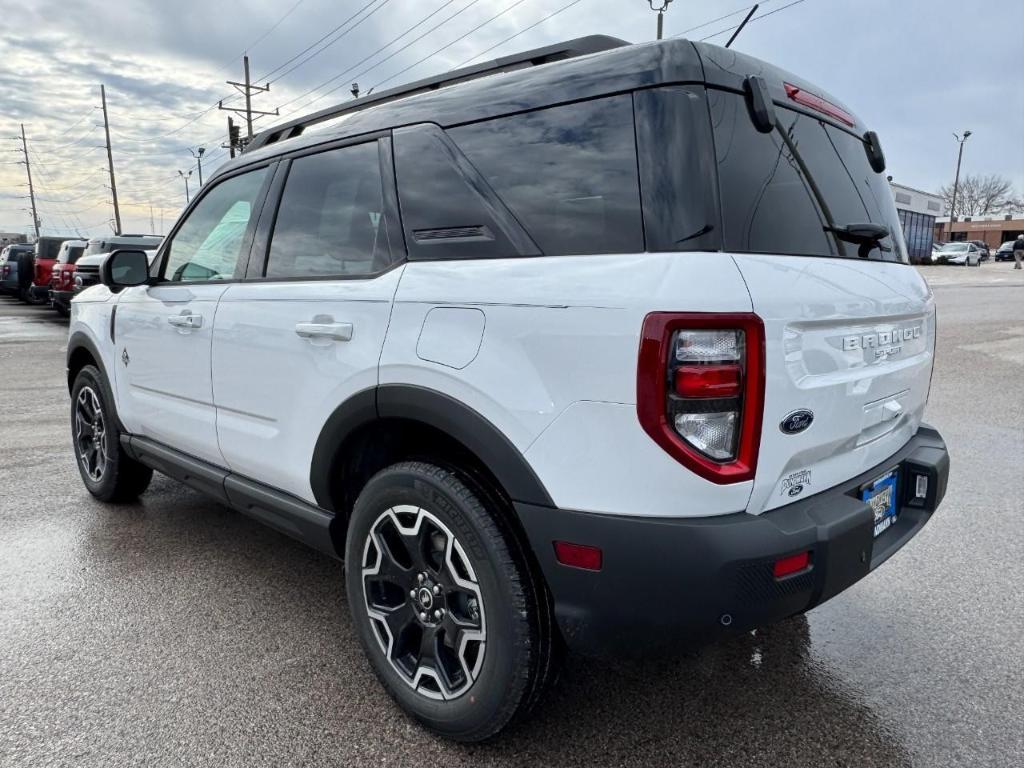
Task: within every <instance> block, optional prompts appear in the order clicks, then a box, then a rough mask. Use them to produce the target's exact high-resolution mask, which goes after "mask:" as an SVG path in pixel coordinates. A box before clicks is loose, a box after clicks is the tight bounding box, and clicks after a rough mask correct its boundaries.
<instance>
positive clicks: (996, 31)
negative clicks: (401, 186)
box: [0, 0, 1024, 235]
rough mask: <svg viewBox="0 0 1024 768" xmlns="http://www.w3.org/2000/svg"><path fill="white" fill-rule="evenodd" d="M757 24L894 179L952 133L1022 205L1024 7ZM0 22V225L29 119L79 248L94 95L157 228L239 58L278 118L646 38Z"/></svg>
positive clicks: (706, 7) (773, 5)
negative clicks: (373, 93) (848, 115)
mask: <svg viewBox="0 0 1024 768" xmlns="http://www.w3.org/2000/svg"><path fill="white" fill-rule="evenodd" d="M658 2H659V0H655V3H656V4H657V3H658ZM745 5H746V7H749V5H750V3H749V2H748V3H745V2H744V0H674V1H673V2H672V4H671V5H670V8H669V12H668V14H667V16H666V24H665V31H666V35H680V34H681V35H685V36H687V37H690V38H691V39H702V38H706V37H710V39H711V41H712V42H717V43H719V44H724V43H725V41H726V40H727V39H728V34H727V30H728V29H729V28H730V27H731V26H733V25H735V24H737V23H739V21H740V20H741V19H742V17H743V15H744V13H745V10H746V7H744V6H745ZM761 15H764V18H761V19H758V20H756V21H754V22H752V23H751V24H750V26H748V28H747V29H746V30H744V32H743V34H742V35H741V36H740V38H739V39H738V40H737V42H736V43H735V47H736V48H738V49H740V50H743V51H744V52H746V53H750V54H752V55H754V56H758V57H760V58H764V59H766V60H768V61H771V62H772V63H774V64H777V65H779V66H781V67H783V68H785V69H789V70H791V71H793V72H796V73H798V74H800V75H802V76H803V77H805V78H806V79H808V80H810V81H812V82H815V83H817V84H819V85H821V86H822V87H823V88H824V89H826V90H828V91H830V92H832V93H834V94H835V95H836V96H837V97H838V98H840V99H842V100H843V101H845V102H846V103H847V104H848V105H850V106H851V107H853V109H854V110H855V111H856V112H858V114H859V115H860V116H861V117H862V118H863V119H864V120H865V122H866V123H867V124H868V125H870V126H871V127H873V128H874V129H875V130H877V131H878V133H879V134H880V136H881V137H882V143H883V146H884V147H885V150H886V155H887V157H888V160H889V171H888V172H889V173H891V174H892V175H893V176H894V177H895V180H896V181H898V182H902V183H904V184H907V185H910V186H913V187H919V188H922V189H929V190H933V189H937V188H938V187H939V186H940V185H941V184H943V183H945V182H947V181H950V180H951V177H952V175H953V171H954V166H955V163H956V143H955V140H954V138H953V136H952V134H953V132H962V131H963V130H965V129H968V130H970V131H972V132H973V135H972V137H971V138H970V140H969V141H968V144H967V146H966V150H965V154H964V170H965V172H968V173H983V174H988V173H1000V174H1003V175H1006V176H1008V177H1010V178H1011V179H1013V181H1014V182H1015V184H1016V185H1017V189H1018V191H1020V192H1021V193H1024V2H1021V0H983V1H982V2H975V3H966V2H963V0H857V1H856V2H855V1H854V0H797V1H796V2H793V0H765V1H763V2H762V3H761V8H760V10H759V11H758V16H761ZM0 19H2V24H3V27H2V31H0V62H2V65H0V231H26V230H27V229H28V228H29V227H30V221H31V219H30V216H29V214H28V213H26V212H25V210H23V209H25V208H27V207H28V200H27V199H26V196H27V192H28V190H27V187H26V186H25V170H24V166H23V165H20V164H18V161H19V160H20V159H21V157H20V154H19V152H20V143H16V142H15V141H14V140H13V139H14V137H16V136H18V134H19V131H20V128H19V124H20V123H24V124H25V130H26V133H27V135H28V140H29V153H30V154H29V157H30V159H31V161H32V166H33V181H34V182H35V184H36V193H37V196H38V198H39V200H38V207H39V211H40V217H41V218H42V220H43V229H44V232H49V233H70V232H72V231H77V232H81V233H82V234H85V235H99V234H102V233H105V232H109V231H110V225H109V223H108V222H109V220H110V219H111V216H112V211H111V207H110V203H109V190H108V189H107V184H108V183H109V180H108V178H107V177H106V175H105V174H106V156H105V152H104V151H103V148H102V141H103V129H102V116H101V113H100V111H99V109H98V105H99V101H100V94H99V84H100V83H105V84H106V90H107V102H108V107H109V111H110V124H111V139H112V144H113V147H114V165H115V170H116V173H117V186H118V192H119V196H120V198H121V205H122V219H123V222H124V229H125V231H134V232H148V231H150V230H151V229H154V228H155V229H156V230H157V231H166V230H167V229H168V228H169V227H170V226H171V223H172V222H173V219H174V218H175V216H176V215H177V213H178V212H179V211H180V209H181V207H182V205H184V202H185V185H184V183H183V181H182V179H181V178H180V177H179V176H178V171H179V170H182V171H186V172H187V171H189V170H192V171H193V173H192V178H191V182H190V183H191V185H192V189H193V191H194V189H195V186H196V184H197V182H198V178H197V169H196V168H195V161H194V160H193V157H192V154H191V153H190V150H194V149H195V148H196V147H198V146H203V147H206V149H207V151H206V158H205V160H204V172H205V173H206V175H208V174H209V172H210V171H212V170H213V169H214V168H215V167H216V166H217V165H219V164H220V163H221V162H223V160H224V159H225V158H226V152H225V151H224V150H222V149H220V144H221V143H222V142H223V141H224V138H225V133H226V117H227V114H228V113H226V112H222V111H219V110H218V109H217V108H216V104H217V101H218V100H219V99H229V102H228V103H233V104H235V105H238V103H239V102H240V101H241V99H240V97H239V96H238V95H237V94H235V92H234V91H233V89H232V88H231V87H230V86H228V85H226V84H225V82H224V81H225V80H229V79H230V80H240V79H241V76H242V59H241V57H242V53H243V52H244V51H248V53H249V55H250V57H251V60H252V69H253V76H254V78H259V80H260V82H265V81H266V80H267V79H269V80H270V82H271V84H272V85H271V90H270V92H269V93H266V94H260V95H259V96H258V97H257V98H256V99H255V103H254V108H258V109H264V110H273V109H274V108H278V107H279V108H280V111H281V115H282V117H283V116H285V115H288V114H292V113H294V114H295V115H300V114H302V112H303V111H306V110H307V109H310V108H321V107H324V106H327V105H329V104H331V103H333V102H335V101H340V100H344V99H347V98H349V94H348V88H349V86H350V84H351V83H352V81H353V80H356V81H358V82H359V84H360V86H361V88H362V89H363V90H364V91H365V90H366V89H368V88H370V87H371V86H379V87H390V86H393V85H398V84H400V83H401V82H403V81H406V80H411V79H415V78H418V77H424V76H427V75H429V74H433V73H436V72H440V71H444V70H447V69H450V68H452V67H454V66H457V65H459V64H462V63H463V62H466V61H468V60H471V59H473V58H474V57H476V56H478V55H485V57H486V58H491V57H493V56H497V55H503V54H507V53H512V52H515V51H517V50H524V49H527V48H532V47H537V46H540V45H544V44H547V43H551V42H555V41H558V40H564V39H569V38H572V37H577V36H580V35H585V34H593V33H603V34H611V35H616V36H618V37H623V38H626V39H627V40H631V41H641V40H647V39H650V38H652V37H653V36H654V31H655V16H654V14H653V13H652V12H651V11H650V9H649V7H648V4H647V2H646V0H372V2H369V1H368V0H274V1H271V0H234V2H231V3H218V2H214V1H212V0H171V1H170V2H168V1H167V0H162V1H158V0H118V1H117V2H111V1H110V0H0ZM346 22H347V23H346ZM723 31H725V32H726V33H724V34H722V33H723ZM716 33H720V34H716ZM513 36H515V37H513ZM510 38H512V39H510ZM275 119H276V118H262V119H261V120H260V121H259V122H258V123H257V128H261V127H265V126H268V125H270V124H272V122H273V121H274V120H275ZM151 210H152V221H153V225H152V227H151V225H150V215H151V213H150V212H151Z"/></svg>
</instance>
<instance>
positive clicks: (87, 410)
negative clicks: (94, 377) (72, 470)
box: [73, 384, 107, 483]
mask: <svg viewBox="0 0 1024 768" xmlns="http://www.w3.org/2000/svg"><path fill="white" fill-rule="evenodd" d="M73 407H74V435H75V455H76V456H77V457H78V463H79V464H80V465H81V467H80V471H81V472H82V474H83V476H85V477H88V478H89V480H91V481H92V482H94V483H99V482H101V481H102V480H103V473H104V471H106V468H107V441H106V431H107V422H106V419H105V418H104V416H103V406H102V405H101V403H100V398H99V395H97V394H96V392H95V390H93V388H92V387H91V386H89V385H88V384H86V385H83V386H82V387H81V388H80V389H79V390H78V396H77V397H76V398H75V404H74V406H73Z"/></svg>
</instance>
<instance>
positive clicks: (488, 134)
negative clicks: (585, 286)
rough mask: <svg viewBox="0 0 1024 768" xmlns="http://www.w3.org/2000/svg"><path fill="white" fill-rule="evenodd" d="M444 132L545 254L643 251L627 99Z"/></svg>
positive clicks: (582, 104)
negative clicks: (447, 133)
mask: <svg viewBox="0 0 1024 768" xmlns="http://www.w3.org/2000/svg"><path fill="white" fill-rule="evenodd" d="M449 134H450V135H451V137H452V139H453V140H454V141H455V143H456V144H457V145H458V146H459V148H460V149H461V150H462V151H463V152H464V153H465V155H466V157H467V158H469V160H470V162H472V163H473V165H474V166H476V167H477V168H478V169H479V170H480V172H481V173H482V174H483V175H484V177H485V178H486V179H487V182H488V183H489V184H490V185H491V186H492V187H493V188H494V190H495V191H496V192H497V193H498V195H499V196H500V197H501V199H502V200H503V201H504V202H505V204H506V205H508V207H509V208H510V209H511V210H512V212H513V213H514V214H515V215H516V217H517V218H518V219H519V221H520V222H521V223H522V225H523V226H524V227H525V228H526V231H527V232H529V233H530V236H531V237H532V238H533V239H534V241H536V243H537V245H538V246H540V249H541V250H542V251H543V252H544V253H546V254H549V255H556V254H577V253H622V252H631V251H642V250H643V249H644V241H643V225H642V222H641V218H642V217H641V212H640V187H639V182H638V180H637V161H636V138H635V136H634V131H633V101H632V97H631V96H629V95H621V96H613V97H610V98H605V99H596V100H593V101H585V102H580V103H578V104H570V105H567V106H564V107H552V108H550V109H542V110H538V111H536V112H529V113H526V114H522V115H514V116H512V117H502V118H498V119H496V120H487V121H485V122H481V123H474V124H473V125H467V126H463V127H461V128H454V129H451V130H450V131H449Z"/></svg>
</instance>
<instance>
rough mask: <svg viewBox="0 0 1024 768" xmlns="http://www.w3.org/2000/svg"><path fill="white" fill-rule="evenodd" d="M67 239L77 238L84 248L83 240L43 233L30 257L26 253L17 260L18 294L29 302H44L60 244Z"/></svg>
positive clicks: (46, 298) (47, 297)
mask: <svg viewBox="0 0 1024 768" xmlns="http://www.w3.org/2000/svg"><path fill="white" fill-rule="evenodd" d="M68 240H77V241H78V243H79V244H80V245H82V247H83V248H84V246H85V241H84V240H81V239H78V238H71V237H51V236H49V235H44V236H43V237H40V238H39V239H38V240H36V250H35V253H34V254H33V255H32V257H31V259H29V258H28V254H25V255H24V256H23V257H22V260H21V261H19V262H18V281H19V294H20V295H21V300H22V301H24V302H27V303H29V304H45V303H46V302H47V301H48V300H49V297H50V276H51V273H52V271H53V265H54V264H56V263H57V257H58V255H59V254H60V251H61V249H62V246H63V245H64V243H65V242H67V241H68Z"/></svg>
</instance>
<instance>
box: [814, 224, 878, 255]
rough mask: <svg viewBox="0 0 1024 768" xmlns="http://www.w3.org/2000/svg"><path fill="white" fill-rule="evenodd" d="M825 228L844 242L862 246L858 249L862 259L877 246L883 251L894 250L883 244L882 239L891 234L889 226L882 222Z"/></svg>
mask: <svg viewBox="0 0 1024 768" xmlns="http://www.w3.org/2000/svg"><path fill="white" fill-rule="evenodd" d="M824 229H825V231H826V232H831V233H832V234H834V235H835V236H836V237H838V238H839V239H840V240H843V241H844V242H847V243H853V244H854V245H858V246H860V247H859V248H858V249H857V255H858V256H860V257H861V258H862V259H866V258H867V257H868V254H869V253H871V251H872V250H874V249H875V248H877V249H878V250H880V251H882V252H883V253H885V252H888V251H890V250H892V249H891V248H887V247H886V246H884V245H882V244H881V241H882V240H884V239H885V238H887V237H888V236H889V228H888V227H886V226H883V225H882V224H871V223H864V224H845V225H843V226H840V227H825V228H824Z"/></svg>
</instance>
